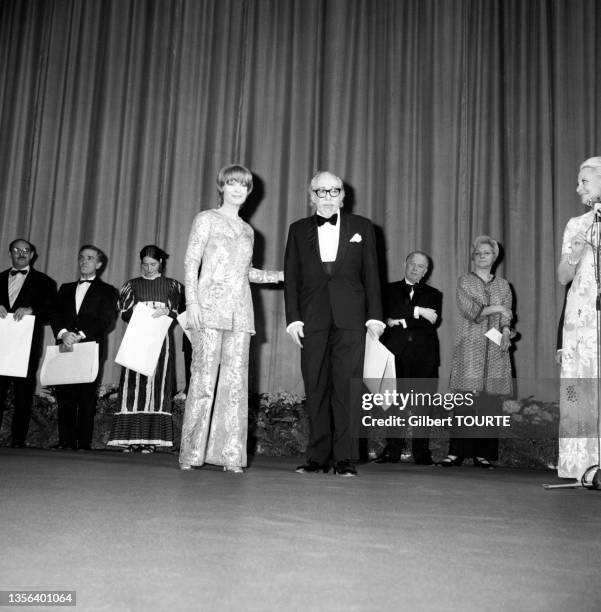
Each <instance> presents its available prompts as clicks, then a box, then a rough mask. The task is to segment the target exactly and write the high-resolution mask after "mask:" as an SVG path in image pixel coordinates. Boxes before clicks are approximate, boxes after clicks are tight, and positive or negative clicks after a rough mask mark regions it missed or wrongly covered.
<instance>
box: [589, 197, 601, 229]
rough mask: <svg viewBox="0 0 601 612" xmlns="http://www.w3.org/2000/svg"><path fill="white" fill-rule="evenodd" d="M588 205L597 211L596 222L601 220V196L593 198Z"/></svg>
mask: <svg viewBox="0 0 601 612" xmlns="http://www.w3.org/2000/svg"><path fill="white" fill-rule="evenodd" d="M588 205H589V206H590V207H591V208H592V209H593V210H594V211H595V223H599V222H601V196H596V197H594V198H591V199H590V200H589V201H588Z"/></svg>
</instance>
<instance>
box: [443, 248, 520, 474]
mask: <svg viewBox="0 0 601 612" xmlns="http://www.w3.org/2000/svg"><path fill="white" fill-rule="evenodd" d="M498 257H499V245H498V243H497V241H496V240H493V239H492V238H491V237H490V236H478V237H477V238H475V240H474V242H473V244H472V271H471V272H470V273H469V274H464V275H462V276H460V277H459V280H458V281H457V306H458V307H459V314H460V318H459V323H458V325H457V331H456V335H455V348H454V350H453V363H452V368H451V382H450V387H451V389H452V390H453V391H460V392H463V393H464V394H465V393H470V394H471V395H470V397H473V405H472V406H467V404H466V405H465V406H464V407H462V408H457V409H456V410H455V414H456V415H457V414H465V415H467V414H471V415H478V416H486V415H490V416H495V415H498V414H500V412H501V405H502V400H503V398H505V397H507V396H509V395H510V394H511V392H512V389H513V384H512V379H511V361H510V357H509V348H510V346H511V339H512V338H513V336H514V333H513V331H512V330H511V327H510V325H511V320H512V318H513V312H512V301H513V300H512V295H511V289H510V287H509V283H508V282H507V281H506V280H505V279H504V278H501V277H500V276H497V275H495V274H493V273H492V268H493V265H494V263H495V261H496V260H497V258H498ZM491 329H494V330H496V331H497V332H498V333H499V340H498V343H496V342H493V340H491V339H489V338H488V337H487V336H486V335H485V334H486V333H487V332H488V331H489V330H491ZM467 431H468V430H467V428H466V427H463V428H457V429H455V432H454V435H452V437H451V439H450V440H449V455H448V457H446V458H445V459H443V460H442V461H440V462H439V465H442V466H444V467H451V466H458V465H461V464H462V463H463V461H464V459H467V458H472V459H473V463H474V466H476V467H481V468H485V469H492V468H493V467H494V466H493V462H494V461H496V460H497V459H498V452H499V439H498V437H497V435H496V434H497V432H496V429H493V428H490V427H489V428H482V429H475V428H470V429H469V431H470V432H473V433H474V434H475V436H477V435H478V434H480V436H481V437H471V436H468V435H466V434H467Z"/></svg>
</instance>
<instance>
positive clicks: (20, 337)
mask: <svg viewBox="0 0 601 612" xmlns="http://www.w3.org/2000/svg"><path fill="white" fill-rule="evenodd" d="M34 323H35V317H34V316H33V315H25V316H24V317H23V318H22V319H21V320H20V321H15V319H14V317H13V315H12V313H9V314H7V315H6V317H5V318H4V319H0V338H2V343H1V344H0V376H16V377H20V378H25V377H26V376H27V366H28V365H29V353H30V352H31V338H32V337H33V326H34Z"/></svg>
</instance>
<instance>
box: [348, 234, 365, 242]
mask: <svg viewBox="0 0 601 612" xmlns="http://www.w3.org/2000/svg"><path fill="white" fill-rule="evenodd" d="M362 240H363V238H361V234H355V235H354V236H353V237H352V238H351V239H350V241H349V242H361V241H362Z"/></svg>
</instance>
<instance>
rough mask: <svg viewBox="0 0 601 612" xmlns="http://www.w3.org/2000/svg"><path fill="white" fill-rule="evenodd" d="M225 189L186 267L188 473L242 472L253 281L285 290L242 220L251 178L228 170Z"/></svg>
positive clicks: (194, 238) (195, 236)
mask: <svg viewBox="0 0 601 612" xmlns="http://www.w3.org/2000/svg"><path fill="white" fill-rule="evenodd" d="M217 186H218V193H219V201H220V206H219V207H218V208H213V209H211V210H205V211H203V212H201V213H199V214H198V215H196V218H195V219H194V222H193V224H192V229H191V231H190V237H189V239H188V248H187V250H186V256H185V260H184V264H185V272H186V279H185V283H186V304H187V308H186V315H187V324H188V327H190V328H191V330H192V366H191V378H190V388H189V392H188V396H187V398H186V409H185V413H184V422H183V426H182V440H181V446H180V455H179V462H180V468H181V469H182V470H190V469H192V468H193V467H198V466H201V465H203V464H204V463H211V464H215V465H220V466H223V469H224V471H229V472H235V473H241V472H242V471H243V469H242V468H243V467H245V466H246V437H247V430H248V355H249V347H250V337H251V335H253V334H254V333H255V327H254V314H253V306H252V300H251V294H250V285H249V282H254V283H277V282H280V281H282V280H284V273H283V272H269V271H265V270H257V269H256V268H253V267H252V266H251V260H252V255H253V243H254V232H253V229H252V227H251V226H250V225H248V223H245V222H244V221H243V220H242V219H241V218H240V216H239V212H240V208H241V206H242V205H243V204H244V202H245V201H246V198H247V197H248V195H249V194H250V192H251V191H252V188H253V181H252V174H251V173H250V171H249V170H248V169H247V168H245V167H244V166H241V165H237V164H236V165H231V166H226V167H224V168H222V169H221V170H220V171H219V174H218V176H217ZM199 270H200V275H199ZM213 404H214V406H213Z"/></svg>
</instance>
